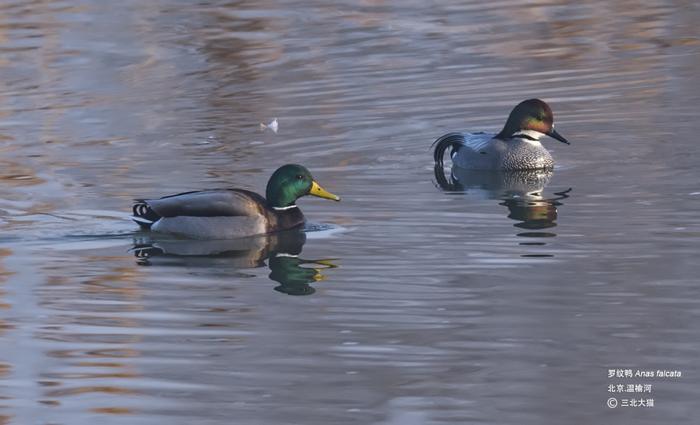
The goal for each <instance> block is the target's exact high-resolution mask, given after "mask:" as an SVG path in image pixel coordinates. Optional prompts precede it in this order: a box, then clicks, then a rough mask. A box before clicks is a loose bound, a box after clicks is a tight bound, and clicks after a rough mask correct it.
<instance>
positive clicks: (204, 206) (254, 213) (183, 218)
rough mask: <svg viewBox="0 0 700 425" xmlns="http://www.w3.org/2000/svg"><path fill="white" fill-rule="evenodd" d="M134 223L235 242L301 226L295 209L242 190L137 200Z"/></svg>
mask: <svg viewBox="0 0 700 425" xmlns="http://www.w3.org/2000/svg"><path fill="white" fill-rule="evenodd" d="M133 212H134V216H133V220H134V221H135V222H136V223H138V224H139V226H141V228H142V229H150V230H152V231H155V232H160V233H170V234H174V235H178V236H183V237H187V238H194V239H235V238H243V237H248V236H254V235H261V234H266V233H272V232H275V231H279V230H286V229H291V228H294V227H297V226H300V225H302V224H303V223H304V215H303V214H302V212H301V211H300V210H299V208H298V207H296V205H293V206H291V207H289V208H286V209H273V208H272V207H270V206H269V205H268V203H267V201H266V200H265V198H263V197H262V196H260V195H258V194H257V193H255V192H251V191H248V190H244V189H213V190H202V191H195V192H185V193H180V194H177V195H171V196H166V197H163V198H159V199H139V200H137V201H136V204H135V205H134V207H133Z"/></svg>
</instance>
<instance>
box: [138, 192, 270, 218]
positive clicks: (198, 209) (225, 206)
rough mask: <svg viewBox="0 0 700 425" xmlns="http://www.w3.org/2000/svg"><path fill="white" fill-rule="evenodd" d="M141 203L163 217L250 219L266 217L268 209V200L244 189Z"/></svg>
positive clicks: (178, 196)
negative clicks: (266, 209) (241, 217)
mask: <svg viewBox="0 0 700 425" xmlns="http://www.w3.org/2000/svg"><path fill="white" fill-rule="evenodd" d="M140 202H141V203H143V204H146V205H147V206H148V207H149V208H150V209H151V210H152V211H153V212H154V213H155V214H157V215H158V216H159V217H181V216H187V217H234V216H249V217H250V216H257V215H264V210H265V198H263V197H262V196H260V195H258V194H257V193H254V192H250V191H247V190H242V189H214V190H202V191H197V192H185V193H180V194H177V195H171V196H166V197H163V198H160V199H144V200H140Z"/></svg>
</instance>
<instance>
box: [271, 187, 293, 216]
mask: <svg viewBox="0 0 700 425" xmlns="http://www.w3.org/2000/svg"><path fill="white" fill-rule="evenodd" d="M265 198H266V199H267V204H268V205H269V206H270V208H272V209H274V210H276V211H284V210H288V209H294V208H296V202H297V196H296V195H295V194H294V193H292V190H291V189H289V188H285V187H284V186H279V185H272V184H270V185H268V186H267V191H266V192H265Z"/></svg>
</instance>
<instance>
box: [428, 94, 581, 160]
mask: <svg viewBox="0 0 700 425" xmlns="http://www.w3.org/2000/svg"><path fill="white" fill-rule="evenodd" d="M542 136H549V137H552V138H554V139H556V140H558V141H560V142H562V143H566V144H567V145H568V144H570V143H569V141H568V140H566V139H565V138H564V137H563V136H562V135H561V134H559V133H557V131H556V130H554V115H553V114H552V109H551V108H550V107H549V105H547V104H546V103H545V102H543V101H542V100H539V99H528V100H525V101H523V102H520V103H519V104H518V105H516V106H515V108H513V110H512V111H511V113H510V115H509V116H508V121H506V125H505V126H504V127H503V130H501V132H500V133H498V134H495V135H494V134H489V133H448V134H445V135H444V136H442V137H440V138H438V139H437V140H436V141H435V142H434V143H433V145H434V146H435V152H434V158H435V163H436V165H438V166H442V161H443V155H444V153H445V151H446V150H447V148H451V153H450V158H452V163H453V164H454V165H456V166H458V167H460V168H464V169H470V170H536V169H551V168H552V167H554V160H553V159H552V155H550V153H549V151H547V149H545V148H544V146H542V144H541V143H540V138H541V137H542Z"/></svg>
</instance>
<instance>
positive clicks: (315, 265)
mask: <svg viewBox="0 0 700 425" xmlns="http://www.w3.org/2000/svg"><path fill="white" fill-rule="evenodd" d="M154 236H155V237H154ZM304 243H306V233H305V232H303V231H300V230H296V229H295V230H288V231H284V232H278V233H273V234H268V235H261V236H255V237H248V238H242V239H227V240H191V239H175V238H173V237H168V236H163V235H155V234H152V233H149V234H147V235H146V236H145V237H144V238H142V239H138V240H134V247H133V248H132V250H131V251H132V252H133V253H134V255H135V256H136V258H137V264H139V265H142V266H151V265H158V266H180V267H182V266H184V267H206V268H208V269H211V270H218V271H221V270H222V269H223V270H228V269H231V268H232V269H234V270H236V271H238V273H237V275H238V276H239V277H242V276H246V277H248V276H249V275H246V274H244V273H240V270H244V269H251V268H258V267H264V266H265V260H267V266H268V267H269V268H270V274H269V275H268V276H269V278H270V279H272V280H273V281H275V282H278V283H279V285H278V286H276V287H275V288H274V289H275V291H278V292H282V293H284V294H288V295H311V294H313V293H314V292H316V289H314V288H313V287H312V286H311V285H309V284H310V283H315V282H319V281H321V280H325V275H324V274H323V273H322V271H323V269H328V268H335V267H337V266H336V265H335V264H333V262H332V261H333V259H319V260H305V259H302V258H300V257H299V255H300V254H301V251H302V248H303V246H304ZM228 276H230V272H229V273H228Z"/></svg>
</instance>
